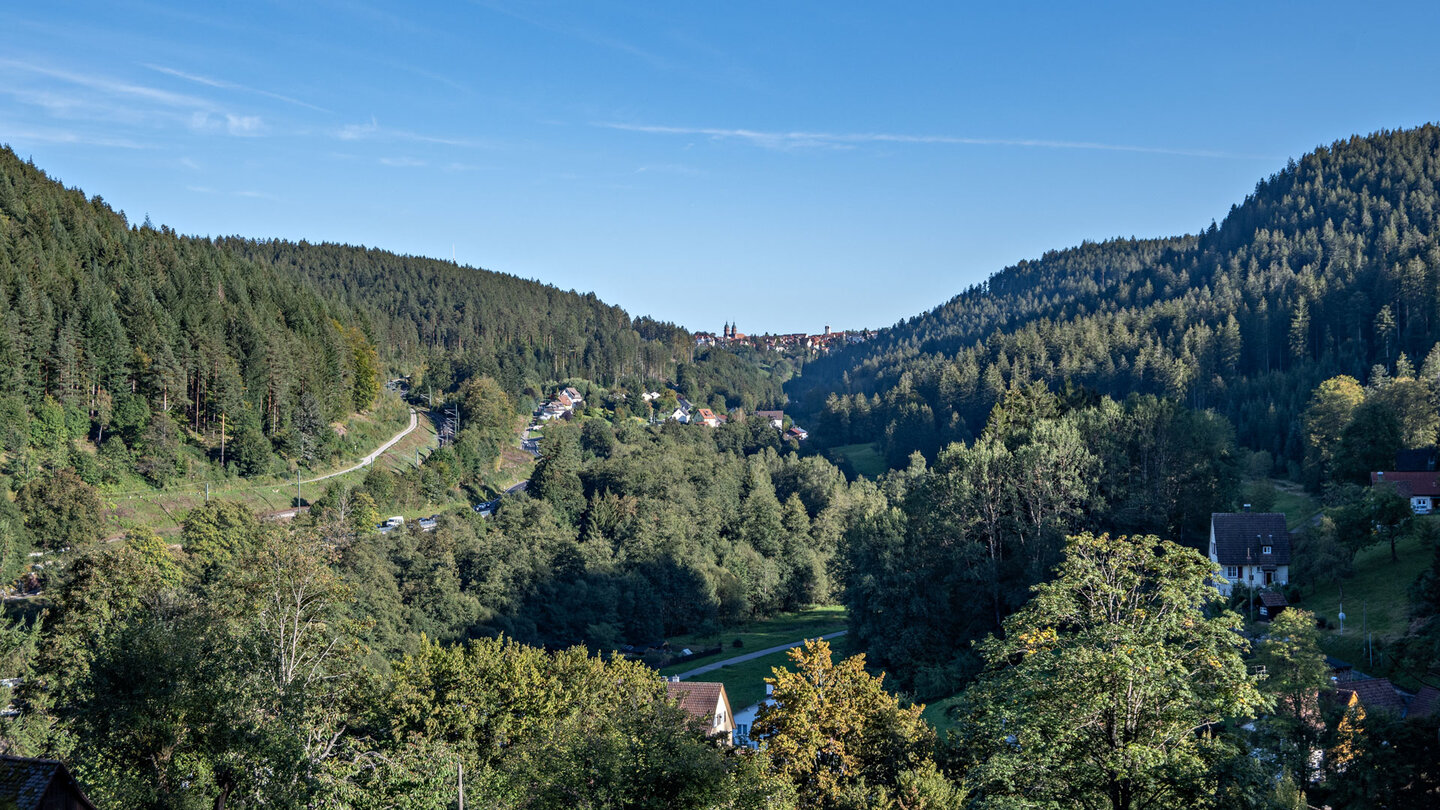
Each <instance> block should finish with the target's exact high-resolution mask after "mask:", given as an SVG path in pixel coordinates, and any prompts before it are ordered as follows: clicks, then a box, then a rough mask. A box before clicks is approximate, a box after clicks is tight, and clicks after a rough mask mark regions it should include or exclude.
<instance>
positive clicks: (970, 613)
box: [840, 386, 1239, 698]
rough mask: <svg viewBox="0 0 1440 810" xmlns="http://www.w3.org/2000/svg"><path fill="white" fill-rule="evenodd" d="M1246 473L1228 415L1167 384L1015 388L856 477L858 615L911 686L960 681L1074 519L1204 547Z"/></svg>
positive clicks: (926, 689)
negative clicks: (974, 429) (1144, 393)
mask: <svg viewBox="0 0 1440 810" xmlns="http://www.w3.org/2000/svg"><path fill="white" fill-rule="evenodd" d="M1238 481H1239V468H1238V464H1237V459H1236V449H1235V445H1234V438H1233V433H1232V431H1231V430H1230V427H1229V425H1228V424H1227V423H1226V422H1225V421H1224V420H1223V419H1222V418H1220V417H1218V416H1215V415H1213V414H1208V413H1197V412H1193V411H1189V410H1187V409H1185V408H1183V407H1180V406H1177V405H1174V404H1173V403H1169V402H1166V401H1164V400H1159V399H1156V398H1153V397H1133V398H1131V399H1128V400H1126V401H1125V402H1124V403H1117V402H1114V401H1112V400H1110V399H1108V398H1093V399H1091V398H1083V397H1082V398H1073V399H1067V398H1064V397H1061V396H1057V395H1055V394H1052V393H1050V392H1048V391H1046V390H1045V389H1044V388H1043V387H1041V386H1030V387H1026V388H1021V389H1016V390H1014V391H1011V392H1009V393H1008V394H1007V396H1006V399H1005V400H1004V401H1003V402H1002V403H1001V404H1000V405H999V406H997V407H996V409H995V411H994V412H993V413H992V414H991V417H990V423H989V425H988V426H987V428H986V430H985V432H984V433H983V434H982V435H981V436H980V438H978V439H976V440H975V441H974V442H973V443H971V444H969V445H964V444H958V443H957V444H952V445H950V446H949V447H947V448H946V449H945V450H943V451H942V452H941V453H940V455H939V457H938V458H937V460H936V463H935V464H934V466H930V465H927V464H925V463H924V461H923V459H921V458H920V457H919V456H918V455H917V456H916V458H915V460H914V461H913V462H912V464H911V466H910V467H909V468H908V469H906V470H904V471H902V472H897V473H892V474H890V475H889V476H888V477H887V478H886V479H884V480H883V482H882V483H881V484H880V485H879V486H873V485H866V484H861V485H857V487H856V490H857V493H858V494H857V497H856V500H857V502H858V503H859V504H860V505H859V506H857V508H856V509H855V510H853V511H852V513H851V514H852V520H851V521H850V523H849V524H848V528H847V530H846V533H845V536H844V542H843V545H842V553H841V556H840V564H841V577H840V578H841V580H842V581H843V582H844V585H845V591H844V600H845V603H846V605H847V606H848V607H849V609H850V623H851V629H852V630H853V631H854V632H855V633H856V636H857V638H858V639H859V640H860V642H861V644H862V645H863V646H864V649H866V650H867V651H868V652H869V653H870V654H871V656H872V660H874V661H875V662H876V663H879V664H880V665H882V666H884V667H886V668H887V669H888V670H889V671H890V672H891V673H892V674H893V675H894V676H895V677H897V678H898V679H899V681H900V682H901V683H903V684H905V686H906V687H907V688H909V689H913V690H915V691H916V692H918V693H919V694H920V695H921V696H922V697H927V698H929V697H943V696H946V695H950V694H953V693H954V692H955V691H956V690H957V689H958V688H959V687H960V686H961V685H962V684H964V683H965V682H966V681H967V680H968V679H970V678H971V677H973V676H974V675H975V674H976V673H977V672H978V671H979V669H980V667H981V662H980V660H979V658H978V656H977V655H976V653H975V651H974V649H973V648H971V647H970V645H969V643H968V642H970V641H972V640H976V639H979V638H982V637H984V636H985V634H987V633H990V632H995V631H998V630H999V629H1000V628H1001V626H1002V623H1003V622H1004V619H1005V617H1006V616H1008V615H1010V614H1011V613H1012V612H1013V611H1014V610H1015V609H1016V608H1018V607H1019V606H1020V605H1021V604H1022V603H1023V602H1024V601H1025V600H1026V599H1027V598H1028V593H1029V588H1030V586H1032V585H1034V584H1035V583H1037V582H1040V581H1042V580H1044V579H1045V578H1047V576H1048V575H1049V572H1050V570H1051V569H1052V568H1053V566H1054V565H1055V564H1056V562H1057V561H1058V560H1059V559H1060V555H1061V552H1062V549H1063V548H1064V538H1065V536H1066V535H1067V534H1068V533H1070V532H1073V531H1077V530H1079V529H1081V528H1092V527H1099V528H1110V529H1113V530H1116V531H1119V532H1148V533H1163V534H1166V535H1169V536H1172V537H1180V538H1184V539H1185V540H1187V541H1188V543H1189V544H1190V545H1191V546H1193V547H1199V545H1200V544H1201V541H1202V540H1203V538H1204V537H1205V536H1206V532H1207V531H1208V523H1209V516H1210V513H1211V512H1215V511H1224V510H1226V509H1229V508H1230V507H1231V505H1232V503H1233V500H1234V497H1235V494H1236V492H1237V488H1238Z"/></svg>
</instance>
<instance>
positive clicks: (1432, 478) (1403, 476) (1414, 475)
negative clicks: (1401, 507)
mask: <svg viewBox="0 0 1440 810" xmlns="http://www.w3.org/2000/svg"><path fill="white" fill-rule="evenodd" d="M1370 483H1371V485H1374V484H1394V485H1395V488H1396V489H1402V490H1407V491H1405V492H1402V493H1401V494H1404V495H1409V496H1415V495H1421V496H1435V495H1440V473H1434V472H1393V471H1391V472H1372V473H1370Z"/></svg>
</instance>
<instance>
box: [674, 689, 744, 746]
mask: <svg viewBox="0 0 1440 810" xmlns="http://www.w3.org/2000/svg"><path fill="white" fill-rule="evenodd" d="M665 693H666V694H667V695H669V697H670V699H671V700H674V701H676V702H677V703H679V704H680V708H681V709H684V710H685V713H686V714H688V715H690V716H691V717H694V718H696V719H697V720H702V721H704V722H705V725H706V728H707V729H708V732H709V734H710V736H711V737H717V738H722V739H724V740H725V742H726V743H727V744H730V745H734V744H735V715H734V714H733V713H732V712H731V711H730V698H729V696H728V695H726V694H725V684H723V683H712V682H708V681H681V680H680V679H679V678H670V679H669V680H667V681H665Z"/></svg>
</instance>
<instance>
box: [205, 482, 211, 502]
mask: <svg viewBox="0 0 1440 810" xmlns="http://www.w3.org/2000/svg"><path fill="white" fill-rule="evenodd" d="M205 502H206V503H209V502H210V484H209V483H208V482H207V483H206V484H205Z"/></svg>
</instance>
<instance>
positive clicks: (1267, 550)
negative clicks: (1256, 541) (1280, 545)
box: [1260, 546, 1275, 554]
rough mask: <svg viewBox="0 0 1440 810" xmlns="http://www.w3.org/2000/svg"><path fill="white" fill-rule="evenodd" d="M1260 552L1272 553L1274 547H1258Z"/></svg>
mask: <svg viewBox="0 0 1440 810" xmlns="http://www.w3.org/2000/svg"><path fill="white" fill-rule="evenodd" d="M1260 553H1261V554H1274V553H1275V547H1274V546H1265V547H1264V548H1261V549H1260Z"/></svg>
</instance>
